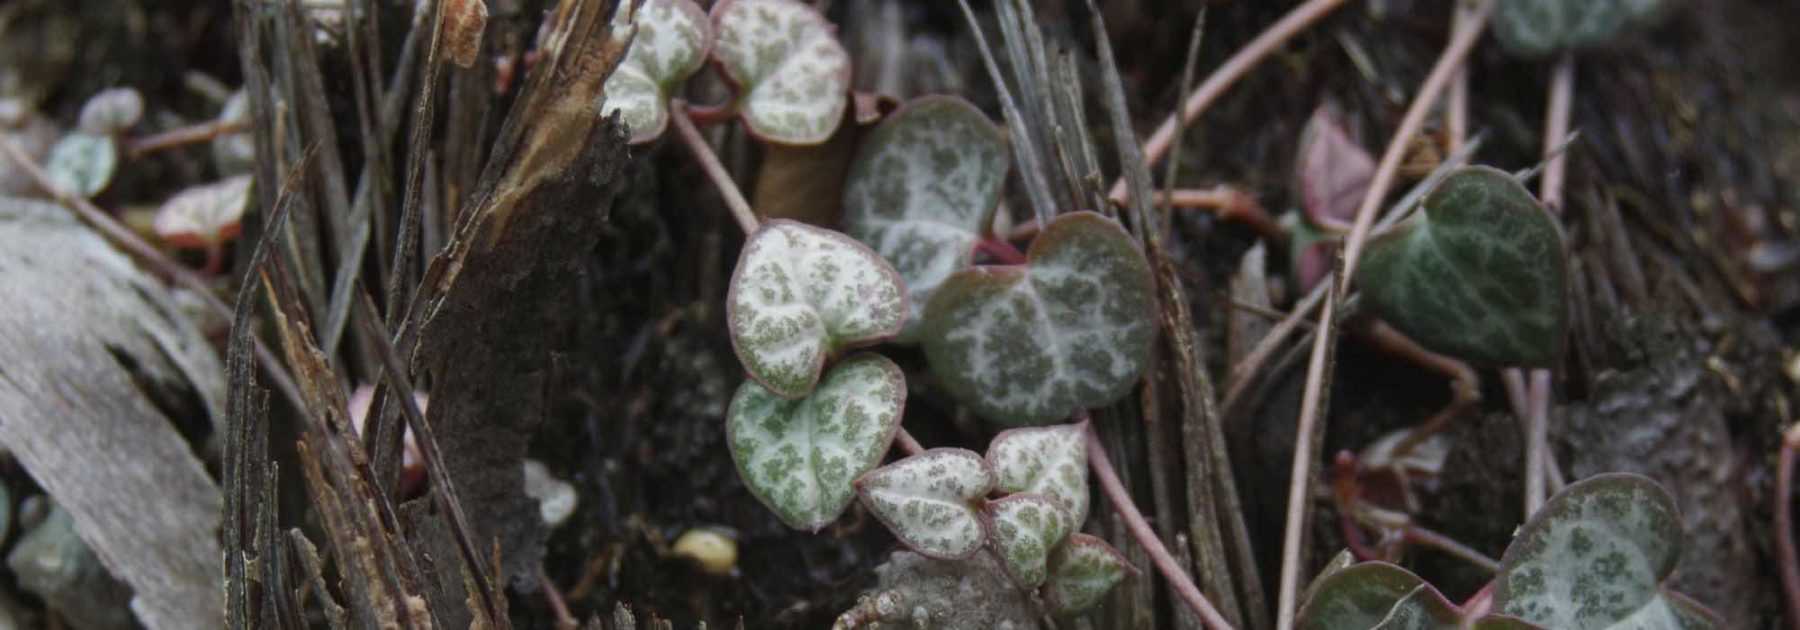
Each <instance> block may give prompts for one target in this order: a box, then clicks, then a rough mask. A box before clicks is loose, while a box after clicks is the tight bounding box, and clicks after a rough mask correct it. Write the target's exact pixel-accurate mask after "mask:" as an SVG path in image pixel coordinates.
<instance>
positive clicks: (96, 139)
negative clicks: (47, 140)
mask: <svg viewBox="0 0 1800 630" xmlns="http://www.w3.org/2000/svg"><path fill="white" fill-rule="evenodd" d="M118 167H119V141H118V139H117V138H114V137H112V136H110V135H97V134H91V133H83V132H79V131H78V132H75V133H71V134H69V135H66V136H63V139H62V140H60V141H58V142H57V143H56V146H54V147H51V148H50V157H49V159H48V160H46V161H45V162H44V173H45V174H47V175H49V177H50V183H52V184H54V185H55V186H56V188H57V189H58V190H61V191H63V192H67V193H70V194H73V195H75V196H77V197H92V196H94V195H98V194H100V191H102V190H106V185H107V184H110V183H112V178H113V173H114V172H116V171H117V170H118Z"/></svg>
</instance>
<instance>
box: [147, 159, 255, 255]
mask: <svg viewBox="0 0 1800 630" xmlns="http://www.w3.org/2000/svg"><path fill="white" fill-rule="evenodd" d="M251 181H252V179H251V176H249V175H237V176H233V177H227V178H225V179H224V180H221V181H218V182H214V183H211V184H204V185H200V186H195V187H193V188H189V189H187V190H183V191H181V192H179V193H176V195H175V196H174V197H170V198H169V200H168V201H166V202H163V205H162V208H161V209H159V210H157V211H156V220H155V222H154V223H152V227H154V229H155V230H156V235H157V236H159V237H161V238H162V239H163V241H164V242H167V243H169V244H171V245H174V246H176V247H206V246H209V245H216V244H218V243H223V242H225V241H228V240H231V239H232V238H236V237H237V235H238V232H239V231H240V230H241V229H242V224H243V219H244V210H245V208H247V207H249V205H250V184H251Z"/></svg>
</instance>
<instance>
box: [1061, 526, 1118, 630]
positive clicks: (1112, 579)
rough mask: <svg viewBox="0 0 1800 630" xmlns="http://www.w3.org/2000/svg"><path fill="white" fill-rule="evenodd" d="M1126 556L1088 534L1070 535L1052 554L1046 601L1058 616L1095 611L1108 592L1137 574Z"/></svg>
mask: <svg viewBox="0 0 1800 630" xmlns="http://www.w3.org/2000/svg"><path fill="white" fill-rule="evenodd" d="M1136 572H1137V570H1136V569H1133V568H1132V567H1131V563H1129V562H1126V561H1125V556H1122V555H1119V551H1118V550H1117V549H1113V548H1112V545H1108V544H1106V541H1104V540H1100V539H1099V538H1095V537H1093V536H1089V535H1087V534H1070V535H1069V539H1068V540H1065V541H1063V544H1062V545H1060V546H1058V547H1057V548H1056V549H1055V550H1054V551H1052V552H1050V578H1049V579H1048V580H1046V581H1045V582H1044V598H1045V599H1046V600H1048V601H1049V603H1050V607H1051V610H1052V611H1053V612H1055V613H1056V614H1057V615H1073V614H1077V613H1080V612H1082V611H1085V610H1087V609H1089V608H1093V607H1094V605H1095V604H1098V603H1100V598H1102V597H1105V596H1106V593H1107V592H1108V591H1111V590H1112V588H1113V587H1114V586H1116V585H1118V583H1119V582H1122V581H1124V580H1125V576H1126V575H1128V574H1132V573H1136Z"/></svg>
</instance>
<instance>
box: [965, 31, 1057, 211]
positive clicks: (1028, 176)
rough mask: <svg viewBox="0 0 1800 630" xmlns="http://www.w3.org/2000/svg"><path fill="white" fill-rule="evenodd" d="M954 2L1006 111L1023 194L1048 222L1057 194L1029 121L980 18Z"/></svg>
mask: <svg viewBox="0 0 1800 630" xmlns="http://www.w3.org/2000/svg"><path fill="white" fill-rule="evenodd" d="M957 4H959V5H961V6H962V11H963V17H964V18H965V19H966V20H967V22H968V24H969V31H970V32H972V33H974V34H975V43H976V44H977V46H978V47H979V48H980V49H981V61H982V63H983V64H986V66H987V71H988V76H989V77H990V78H992V79H993V80H994V92H995V93H997V94H998V95H999V97H1000V109H1001V111H1002V112H1003V113H1004V114H1005V115H1006V128H1007V130H1008V131H1010V132H1011V133H1012V146H1013V154H1014V155H1016V156H1018V159H1019V166H1018V169H1017V172H1018V173H1019V179H1020V181H1023V182H1024V183H1025V194H1026V196H1027V197H1030V198H1031V205H1032V210H1033V212H1034V213H1035V216H1036V217H1037V220H1038V225H1049V224H1050V217H1051V216H1052V215H1054V214H1056V197H1055V195H1054V194H1053V193H1052V192H1051V188H1050V182H1049V180H1048V179H1046V178H1045V175H1044V173H1045V171H1044V156H1043V154H1042V153H1040V152H1039V147H1038V145H1037V143H1036V142H1034V141H1032V139H1033V138H1035V137H1036V136H1035V135H1033V134H1032V130H1031V125H1030V121H1028V120H1027V119H1026V118H1025V113H1024V111H1023V110H1021V109H1020V108H1019V104H1018V101H1016V100H1015V99H1014V98H1013V95H1012V91H1011V90H1009V89H1007V87H1006V76H1005V75H1003V74H1001V73H1000V62H999V61H998V60H996V59H995V58H994V51H993V49H992V48H990V47H988V41H987V35H985V34H983V33H982V30H981V22H979V21H977V20H976V19H975V11H974V10H972V9H970V8H969V1H968V0H957ZM1015 61H1017V60H1015Z"/></svg>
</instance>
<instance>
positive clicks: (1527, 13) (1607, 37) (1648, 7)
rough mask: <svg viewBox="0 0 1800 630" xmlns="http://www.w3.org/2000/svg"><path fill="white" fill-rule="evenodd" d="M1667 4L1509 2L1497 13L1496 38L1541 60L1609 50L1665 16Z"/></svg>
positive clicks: (1638, 0) (1635, 0) (1631, 0)
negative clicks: (1574, 52) (1568, 52)
mask: <svg viewBox="0 0 1800 630" xmlns="http://www.w3.org/2000/svg"><path fill="white" fill-rule="evenodd" d="M1664 4H1665V3H1664V2H1663V0H1507V1H1506V2H1501V3H1499V6H1498V7H1496V8H1495V10H1494V18H1493V22H1494V35H1495V37H1497V38H1498V39H1499V40H1500V43H1501V44H1502V45H1504V46H1506V48H1507V50H1510V51H1512V52H1514V53H1516V54H1519V55H1523V56H1528V57H1537V56H1543V55H1547V54H1550V53H1553V52H1556V51H1559V50H1565V49H1570V48H1589V47H1594V46H1600V45H1604V44H1606V43H1608V42H1610V41H1612V40H1613V39H1614V38H1616V37H1618V36H1619V35H1620V34H1621V33H1624V32H1625V31H1627V30H1630V29H1633V28H1638V27H1640V26H1646V25H1648V24H1650V23H1652V22H1654V21H1655V20H1656V18H1658V17H1660V16H1661V15H1662V9H1663V5H1664Z"/></svg>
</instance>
